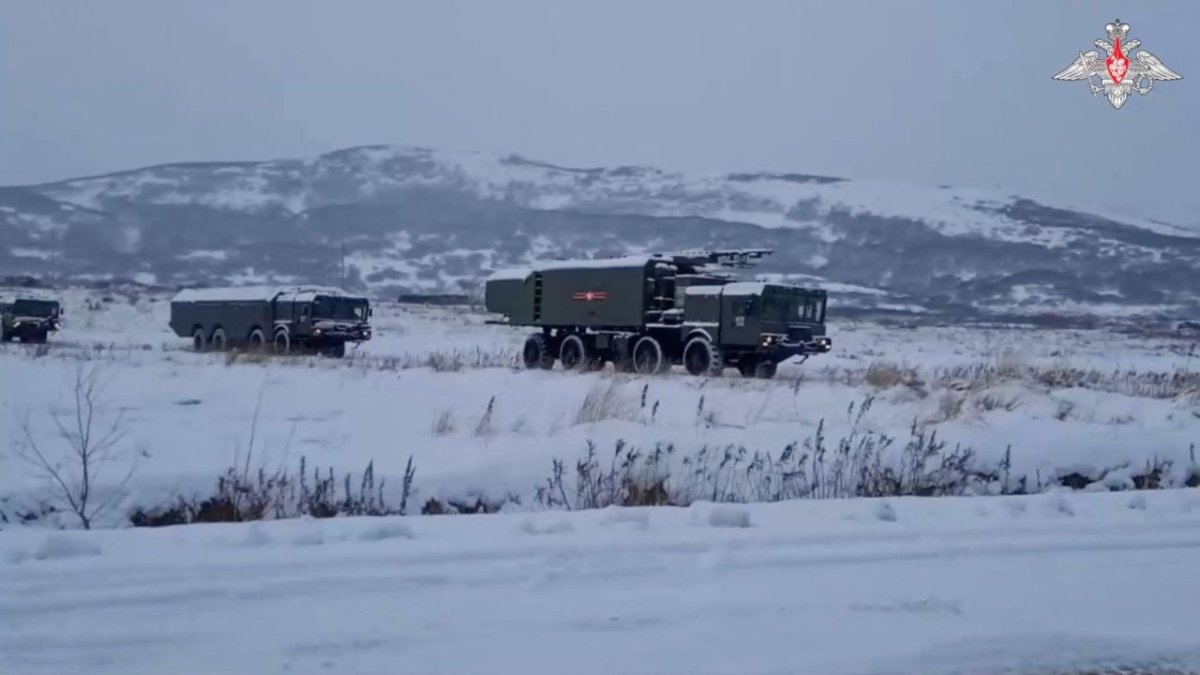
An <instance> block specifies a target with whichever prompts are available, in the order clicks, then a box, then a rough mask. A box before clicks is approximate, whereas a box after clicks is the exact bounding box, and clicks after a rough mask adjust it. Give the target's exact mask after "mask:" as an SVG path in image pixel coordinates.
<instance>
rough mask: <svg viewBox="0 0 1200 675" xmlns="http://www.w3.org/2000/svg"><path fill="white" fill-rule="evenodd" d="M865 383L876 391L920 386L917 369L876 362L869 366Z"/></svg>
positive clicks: (864, 376)
mask: <svg viewBox="0 0 1200 675" xmlns="http://www.w3.org/2000/svg"><path fill="white" fill-rule="evenodd" d="M863 381H864V382H866V383H867V384H869V385H871V386H872V387H875V388H876V389H887V388H890V387H895V386H899V385H904V386H906V387H915V386H917V385H918V384H920V378H918V377H917V371H916V369H915V368H901V367H900V366H898V365H896V364H895V363H889V362H885V361H876V362H875V363H872V364H871V365H869V366H867V371H866V373H864V374H863Z"/></svg>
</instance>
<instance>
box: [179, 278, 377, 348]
mask: <svg viewBox="0 0 1200 675" xmlns="http://www.w3.org/2000/svg"><path fill="white" fill-rule="evenodd" d="M371 314H372V311H371V306H370V303H369V302H368V300H367V299H366V298H364V297H359V296H353V295H349V294H347V293H345V292H344V291H342V290H341V289H337V288H325V287H317V286H295V287H284V288H276V287H257V286H242V287H238V286H235V287H228V288H201V289H185V290H182V291H180V292H179V293H178V294H176V295H175V297H173V298H172V299H171V319H170V325H171V330H172V331H174V332H175V334H176V335H178V336H179V337H190V338H191V339H192V346H193V347H194V348H195V349H196V351H206V350H213V351H224V350H226V349H245V350H247V351H252V352H255V351H257V352H261V351H267V350H270V351H272V352H274V353H276V354H288V353H305V352H315V353H319V354H322V355H326V356H333V357H338V358H340V357H342V356H345V354H346V343H347V342H356V343H357V342H364V341H366V340H370V339H371V324H370V316H371Z"/></svg>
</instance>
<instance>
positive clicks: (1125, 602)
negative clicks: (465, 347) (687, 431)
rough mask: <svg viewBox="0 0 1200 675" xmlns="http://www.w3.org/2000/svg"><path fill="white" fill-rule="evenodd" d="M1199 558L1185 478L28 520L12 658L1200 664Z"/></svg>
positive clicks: (120, 662)
mask: <svg viewBox="0 0 1200 675" xmlns="http://www.w3.org/2000/svg"><path fill="white" fill-rule="evenodd" d="M1198 568H1200V495H1197V494H1196V492H1195V491H1188V490H1170V491H1157V492H1149V493H1147V492H1140V493H1136V494H1133V493H1126V494H1113V493H1106V494H1086V493H1072V494H1047V495H1035V496H1026V497H998V498H989V499H978V498H945V499H920V498H907V499H897V500H890V501H883V500H835V501H799V502H795V501H794V502H787V503H782V504H774V505H761V504H760V505H753V506H732V505H720V506H718V505H713V504H709V503H701V504H695V505H693V506H692V507H689V508H640V509H633V508H628V509H607V510H601V511H589V512H575V513H569V514H568V513H538V514H498V515H493V516H476V517H441V518H437V517H429V518H399V517H396V518H373V519H370V518H368V519H338V520H332V521H319V520H292V521H275V522H271V523H253V524H238V525H194V526H184V527H178V528H166V529H155V530H146V529H126V530H100V531H92V532H81V531H75V532H48V531H46V530H38V529H31V528H23V529H18V530H12V531H5V532H4V533H3V535H2V536H0V571H2V572H3V573H2V574H0V653H3V654H4V655H5V656H4V663H5V672H12V673H21V674H22V675H38V674H41V673H54V674H56V675H57V674H59V673H112V674H114V675H138V674H142V673H145V674H147V675H168V674H171V673H181V674H182V673H188V674H191V673H198V672H204V673H222V675H235V674H239V673H245V674H246V675H265V674H269V673H356V674H359V673H362V674H365V673H377V674H381V675H382V674H383V673H388V674H392V675H395V674H400V673H414V674H420V675H437V674H439V673H447V674H450V673H455V674H457V673H488V674H495V675H500V674H507V673H511V674H513V675H533V674H540V673H547V674H550V673H564V672H568V673H572V674H579V675H586V674H591V673H596V674H604V675H614V674H620V673H647V674H650V673H654V674H664V673H680V672H684V673H691V674H694V675H706V674H709V673H712V674H716V673H722V674H729V675H759V674H763V675H765V674H772V675H773V674H776V673H778V674H781V675H782V674H784V673H786V674H788V675H804V674H813V675H842V674H845V675H851V674H856V675H875V674H879V675H882V674H883V673H895V674H901V673H911V674H913V675H918V674H919V675H934V674H947V675H948V674H950V673H954V674H956V675H1000V674H1001V673H1005V674H1010V675H1016V674H1023V675H1049V674H1050V673H1060V674H1062V673H1072V674H1076V673H1113V674H1114V675H1115V674H1116V673H1148V674H1149V673H1162V674H1163V675H1167V674H1168V673H1175V674H1178V673H1185V672H1200V643H1198V642H1197V639H1196V625H1197V623H1198V621H1200V586H1197V584H1196V583H1195V571H1196V569H1198ZM1139 667H1140V668H1141V669H1140V670H1139V669H1135V668H1139ZM1170 668H1176V669H1175V670H1171V669H1170Z"/></svg>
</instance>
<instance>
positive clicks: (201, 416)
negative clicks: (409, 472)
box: [0, 291, 1200, 508]
mask: <svg viewBox="0 0 1200 675" xmlns="http://www.w3.org/2000/svg"><path fill="white" fill-rule="evenodd" d="M67 304H68V312H67V315H66V317H65V319H66V325H65V327H64V329H63V331H62V332H61V333H59V334H57V335H56V336H54V338H53V340H54V341H55V343H56V344H53V345H51V346H50V348H49V349H46V350H43V351H44V353H42V355H40V356H39V353H41V352H38V351H37V350H36V348H34V347H32V346H30V347H26V346H23V345H19V344H12V345H6V346H4V347H3V348H0V372H2V373H3V374H4V381H5V382H6V385H5V386H4V387H3V389H2V390H0V425H3V427H2V428H3V430H4V431H5V432H6V433H4V436H5V437H7V439H6V440H7V441H8V446H9V449H8V451H7V452H5V453H4V454H3V456H0V462H3V467H4V470H3V471H0V498H8V499H9V501H10V502H11V501H12V500H14V499H17V500H19V499H24V498H28V497H31V496H35V495H37V494H40V493H43V492H45V490H46V487H47V485H46V483H45V481H44V480H41V479H37V478H35V477H34V476H33V474H31V473H30V472H29V471H28V470H27V466H26V465H25V463H23V462H20V461H18V459H17V455H18V454H19V452H18V450H19V448H20V447H22V445H23V444H25V443H27V441H28V439H27V438H26V430H29V432H30V435H32V436H33V438H34V439H35V441H36V442H38V444H39V448H40V449H42V450H44V451H46V452H47V453H53V452H56V451H61V450H63V449H64V448H63V443H62V439H61V438H60V436H61V434H60V433H59V431H58V429H57V426H56V424H55V415H58V416H59V417H61V416H62V415H63V414H64V413H70V412H72V411H73V403H72V401H73V398H72V396H73V393H72V382H73V378H74V376H75V374H76V372H77V369H79V368H80V366H81V365H82V366H85V367H88V368H95V369H97V372H98V374H99V377H100V379H101V380H102V381H103V382H104V383H105V385H106V390H105V393H104V400H103V402H102V405H101V406H100V408H101V409H100V410H99V412H98V417H97V420H98V422H109V421H111V420H113V419H115V417H116V416H117V415H118V414H119V415H120V416H121V429H122V432H123V435H124V439H123V442H122V444H121V447H120V448H119V450H121V451H122V452H123V455H122V457H123V458H124V459H125V460H132V459H134V458H136V460H137V465H136V466H137V468H136V473H135V475H134V477H133V478H132V479H131V482H130V483H129V485H128V486H127V487H128V488H129V495H128V498H127V499H126V502H125V504H126V505H127V506H133V505H137V506H142V507H151V506H153V505H155V503H157V502H160V501H162V500H170V499H172V498H173V497H174V496H175V495H178V494H187V493H193V492H204V491H210V490H211V488H212V486H213V484H214V483H215V481H216V478H217V476H218V475H220V474H221V473H222V472H223V471H224V470H225V469H226V468H227V467H230V466H233V465H235V464H236V465H238V466H244V465H245V464H246V455H247V453H248V451H249V452H250V455H251V456H250V460H249V464H250V465H251V467H252V468H258V467H265V468H267V469H271V470H274V469H276V468H278V467H279V466H281V465H282V466H287V467H292V466H296V465H298V462H299V459H300V458H301V457H304V458H305V459H306V461H307V463H308V465H309V466H318V467H322V468H323V470H324V469H325V468H328V467H332V468H333V469H334V470H335V472H337V473H338V474H339V475H340V474H342V473H344V472H360V471H361V470H363V469H364V468H365V467H366V465H367V463H368V462H372V461H373V462H374V468H375V470H376V472H377V473H378V474H379V475H381V476H384V477H386V478H387V479H388V480H389V481H391V484H392V486H393V487H395V488H397V489H398V487H399V478H400V476H402V474H403V469H404V466H405V465H406V463H407V462H408V460H409V458H410V457H411V458H412V459H413V462H414V464H415V465H416V467H417V472H418V479H417V481H416V488H417V490H418V493H419V495H420V498H421V499H422V500H424V499H427V498H429V497H440V498H454V499H471V498H474V497H477V496H482V497H484V498H485V499H487V500H490V501H495V502H503V501H505V500H506V499H507V498H509V497H511V496H515V497H517V498H518V499H520V500H521V502H522V504H523V505H525V506H529V504H530V502H531V500H532V498H533V496H534V493H535V490H536V488H537V487H539V486H541V485H544V484H545V479H546V478H548V477H549V476H550V473H551V467H552V461H553V460H554V459H562V460H564V461H565V462H566V463H567V464H568V466H571V465H573V464H574V462H575V461H576V460H577V459H579V458H580V457H582V456H584V454H585V452H586V449H587V445H588V442H589V441H591V442H593V443H594V444H595V446H596V448H597V449H598V452H600V453H602V454H605V453H609V452H611V451H612V449H613V448H614V447H615V444H616V443H617V441H618V440H621V441H624V442H625V443H627V444H630V445H632V446H636V447H639V448H643V449H653V448H654V447H655V446H656V445H657V446H665V445H666V444H671V445H672V446H673V450H674V452H675V453H676V454H677V455H679V456H686V455H692V454H695V453H697V452H699V451H700V450H701V449H702V448H705V447H707V448H709V449H710V451H714V452H715V451H716V450H719V449H724V448H727V447H730V446H732V447H734V448H744V449H745V450H746V451H747V452H748V453H750V454H752V453H754V452H760V453H771V454H772V455H773V456H778V455H779V454H780V453H781V452H783V450H784V449H785V447H787V446H788V445H789V444H793V443H796V444H801V445H802V444H803V443H805V442H806V441H808V442H810V443H811V442H813V441H814V440H815V439H814V436H815V434H816V433H817V430H818V426H820V428H821V432H822V434H823V435H824V437H825V438H826V439H827V440H826V442H827V443H828V444H829V445H831V446H834V445H836V443H837V441H838V440H839V439H841V438H842V437H845V436H849V435H850V434H851V433H854V434H856V436H864V435H871V434H885V435H888V436H893V437H897V438H898V441H897V443H898V444H903V443H904V442H905V441H906V440H907V439H908V437H909V432H910V427H911V426H912V425H913V424H914V423H916V425H917V426H918V428H919V429H923V430H926V431H933V430H936V431H937V433H938V435H939V436H940V437H941V438H942V439H943V440H945V441H947V442H948V443H949V444H950V445H951V446H953V445H955V444H959V445H961V446H964V447H969V448H971V449H972V450H973V451H974V452H975V453H976V456H977V461H978V462H979V463H980V465H981V466H989V467H994V466H995V464H996V463H997V462H999V461H1000V460H1001V459H1002V458H1003V457H1004V456H1005V454H1006V452H1007V453H1008V456H1009V458H1010V459H1011V463H1012V467H1011V474H1012V475H1014V476H1020V475H1027V476H1029V477H1030V480H1032V481H1035V482H1036V481H1039V480H1040V481H1041V482H1043V483H1049V482H1053V481H1054V480H1055V478H1056V477H1057V476H1058V475H1060V474H1066V473H1073V472H1075V473H1080V474H1081V475H1084V476H1088V477H1091V478H1093V479H1095V478H1100V477H1101V475H1102V474H1103V473H1104V472H1105V471H1106V470H1108V471H1109V474H1108V477H1107V480H1108V484H1110V485H1114V486H1119V485H1120V484H1121V483H1122V481H1125V482H1126V483H1127V479H1128V476H1129V475H1130V474H1131V473H1135V472H1137V471H1140V470H1143V469H1145V467H1146V464H1147V463H1148V462H1154V461H1170V462H1173V466H1172V467H1171V469H1170V471H1169V474H1170V475H1171V476H1173V477H1174V478H1175V479H1178V480H1183V479H1185V478H1186V474H1187V471H1188V470H1189V469H1190V468H1191V463H1192V462H1193V461H1194V457H1193V456H1192V455H1193V454H1194V452H1193V451H1192V448H1191V446H1192V444H1193V443H1197V442H1200V373H1198V372H1197V371H1198V370H1200V361H1198V360H1197V359H1196V358H1195V356H1194V353H1193V352H1194V347H1193V346H1192V345H1191V344H1189V343H1187V342H1184V341H1179V340H1170V339H1154V340H1152V339H1148V338H1141V337H1131V336H1127V335H1118V334H1114V333H1105V332H1098V331H1093V332H1086V331H1074V332H1057V331H1031V330H1000V329H995V330H977V329H955V328H919V329H912V330H905V329H897V328H884V327H880V326H872V325H869V324H833V325H832V326H831V335H832V337H833V340H834V351H833V352H832V353H830V354H828V355H821V356H817V357H813V358H812V359H810V360H809V361H808V362H807V363H804V364H791V365H788V366H785V367H784V368H782V369H781V372H780V376H779V378H777V379H776V380H774V381H756V380H744V379H742V378H740V377H738V376H737V375H736V373H735V372H734V371H729V372H728V373H727V375H726V377H724V378H720V379H711V380H707V379H699V378H692V377H689V376H687V375H686V374H684V373H682V372H681V371H678V370H677V371H676V372H674V373H672V374H670V375H667V376H663V377H655V378H637V377H629V376H615V375H614V374H612V373H611V372H606V373H599V374H587V375H576V374H564V373H561V372H559V371H557V370H555V371H551V372H541V371H538V372H529V371H524V370H520V369H516V368H513V367H511V364H513V363H514V361H515V358H514V350H516V349H517V348H518V347H519V345H520V342H521V340H522V339H523V336H524V334H523V332H522V331H520V330H518V329H509V328H505V327H499V326H491V325H485V323H484V321H485V319H486V316H484V315H481V314H473V313H470V312H467V311H465V310H459V309H426V308H412V307H403V306H396V305H389V304H386V303H385V304H381V305H379V306H378V307H377V312H376V317H375V323H376V326H377V328H376V331H377V332H376V337H375V339H373V340H372V341H370V342H369V343H367V344H365V345H363V347H362V348H361V349H360V350H359V352H357V353H355V354H353V355H351V357H349V358H347V359H345V360H342V361H336V360H329V359H320V358H313V359H296V358H292V359H266V360H244V359H243V360H236V359H235V360H231V359H230V358H228V357H227V356H224V355H211V354H194V353H191V352H190V351H189V350H188V341H187V340H185V339H180V338H176V337H175V336H174V335H173V334H171V333H170V331H169V329H168V328H167V327H166V326H167V314H168V303H167V301H166V299H165V298H161V297H160V298H153V297H149V298H147V297H143V298H140V299H138V300H137V301H136V302H131V301H130V300H129V299H127V298H125V297H123V296H122V297H113V298H112V301H111V302H104V301H103V294H102V293H99V292H85V291H77V292H72V293H71V294H70V295H69V298H68V303H67ZM89 306H90V307H91V308H92V309H89ZM430 365H432V366H434V367H430ZM479 366H482V367H479ZM864 404H867V405H866V410H865V411H864V410H863V407H864ZM252 437H253V438H252ZM251 440H253V445H251ZM1126 465H1127V466H1126ZM1123 466H1124V468H1121V467H1123ZM107 470H108V471H110V472H111V473H110V474H109V475H110V476H111V477H112V478H114V479H115V478H119V477H121V476H123V475H124V465H121V466H120V467H110V468H109V469H107ZM10 507H11V504H10ZM512 507H513V505H510V508H512Z"/></svg>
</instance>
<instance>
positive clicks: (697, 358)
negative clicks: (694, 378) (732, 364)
mask: <svg viewBox="0 0 1200 675" xmlns="http://www.w3.org/2000/svg"><path fill="white" fill-rule="evenodd" d="M683 364H684V366H685V367H686V368H687V371H688V373H690V374H692V375H707V376H708V377H720V376H721V372H722V371H724V370H725V360H724V359H723V358H721V350H719V349H717V348H716V347H714V346H713V343H712V342H710V341H709V339H708V338H706V337H694V338H692V339H691V340H688V343H687V346H685V347H684V348H683Z"/></svg>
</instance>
